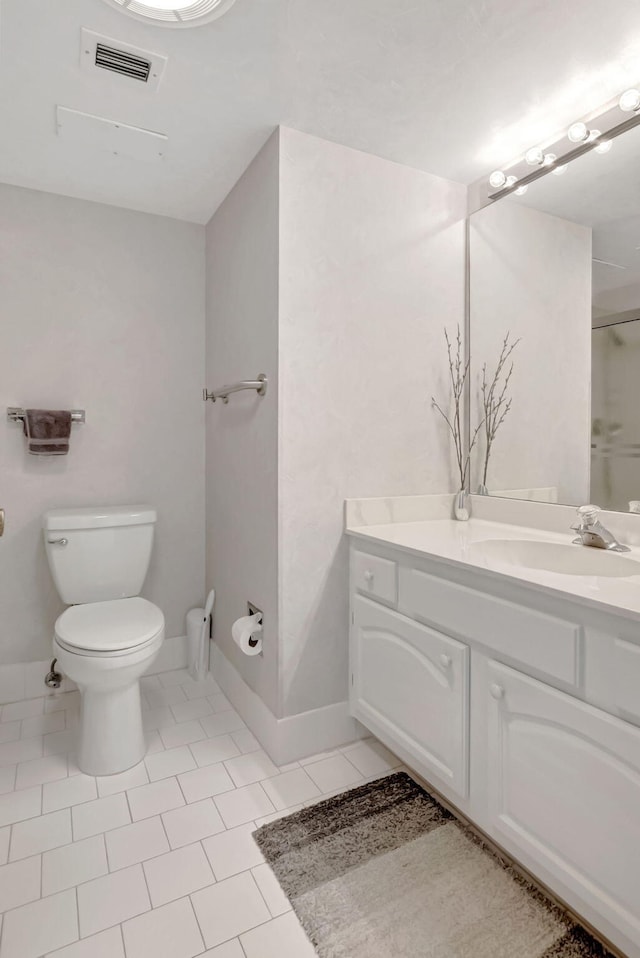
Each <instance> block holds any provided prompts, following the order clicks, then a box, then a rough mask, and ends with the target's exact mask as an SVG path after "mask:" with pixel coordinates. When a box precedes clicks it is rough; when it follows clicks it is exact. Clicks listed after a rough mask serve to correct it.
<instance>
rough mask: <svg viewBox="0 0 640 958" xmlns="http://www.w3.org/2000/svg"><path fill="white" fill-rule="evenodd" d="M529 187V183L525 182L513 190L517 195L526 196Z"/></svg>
mask: <svg viewBox="0 0 640 958" xmlns="http://www.w3.org/2000/svg"><path fill="white" fill-rule="evenodd" d="M528 189H529V184H528V183H525V184H524V186H519V187H518V189H517V190H514V191H513V192H514V193H515V194H516V196H524V194H525V193H526V192H527V190H528Z"/></svg>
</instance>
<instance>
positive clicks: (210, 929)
mask: <svg viewBox="0 0 640 958" xmlns="http://www.w3.org/2000/svg"><path fill="white" fill-rule="evenodd" d="M142 686H143V697H144V706H145V711H144V720H145V727H146V729H147V735H148V746H149V747H148V751H147V755H146V758H145V760H144V761H143V762H141V763H140V765H138V766H136V768H133V769H130V770H129V771H127V772H124V773H123V774H122V775H116V776H110V777H107V778H92V777H91V776H88V775H83V774H82V773H81V772H80V771H79V769H78V767H77V766H76V764H75V760H74V757H73V753H72V751H70V750H71V749H72V748H73V735H74V728H75V726H76V724H77V720H78V694H77V693H74V692H68V693H63V694H60V695H56V696H53V697H46V698H40V699H32V700H29V701H26V702H18V703H15V704H12V705H5V706H3V707H2V709H1V710H0V907H1V908H2V910H3V911H4V914H3V916H2V925H1V933H0V934H1V937H0V958H41V956H47V958H148V956H149V955H153V956H154V958H195V956H210V958H313V956H314V955H315V952H314V950H313V948H312V947H311V945H310V944H309V942H308V940H307V939H306V937H305V935H304V932H303V931H302V928H301V926H300V924H299V923H298V920H297V918H296V917H295V915H294V914H293V912H292V911H291V906H290V904H289V902H288V901H287V899H286V897H285V896H284V894H283V893H282V891H281V889H280V886H279V885H278V883H277V881H276V880H275V877H274V875H273V873H272V872H271V870H270V868H269V867H268V865H266V864H265V862H264V859H263V857H262V855H261V854H260V851H259V849H258V847H257V845H256V844H255V842H254V841H253V838H252V837H251V833H252V832H253V831H254V830H255V828H256V827H257V826H258V825H261V824H263V823H264V822H266V821H271V820H273V819H275V818H278V817H279V816H280V815H282V814H286V813H287V812H289V811H294V810H296V809H298V808H300V807H302V806H303V805H308V804H312V803H313V802H316V801H318V800H319V799H320V798H322V797H325V796H327V795H331V794H335V793H336V792H340V791H343V790H344V789H346V788H350V787H353V786H355V785H358V784H361V783H362V782H364V781H366V780H367V779H370V778H375V777H377V776H379V775H381V774H385V773H386V772H388V771H389V770H391V769H392V768H394V767H397V765H398V762H397V759H395V758H394V756H393V755H391V754H390V753H389V752H388V751H387V750H386V749H384V748H383V746H381V745H380V744H379V743H378V742H376V741H375V740H373V739H368V740H366V741H363V742H358V743H355V744H352V745H350V746H346V747H344V748H342V749H338V750H336V751H335V752H331V753H325V754H323V755H317V756H311V757H310V758H308V759H304V760H303V761H301V762H293V763H292V764H291V765H288V766H286V768H284V769H279V768H277V767H276V766H275V765H274V764H273V762H272V761H271V760H270V759H269V757H268V756H267V755H266V754H265V753H264V752H263V751H262V750H261V748H260V745H259V743H258V742H257V740H256V739H255V738H254V736H253V735H252V734H251V732H250V731H249V730H248V729H247V728H246V727H245V725H244V723H243V721H242V719H241V718H240V717H239V716H238V715H237V713H236V712H234V711H233V709H232V708H231V706H230V705H229V702H228V701H227V699H226V698H225V697H224V695H222V694H221V692H220V689H219V688H218V687H217V685H216V684H215V682H214V681H213V680H212V679H208V680H207V681H205V682H201V683H195V682H192V681H191V680H190V679H189V676H188V674H187V673H186V672H185V671H183V670H181V671H178V672H168V673H164V674H162V675H159V676H151V677H147V678H145V679H143V680H142Z"/></svg>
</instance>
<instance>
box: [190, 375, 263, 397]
mask: <svg viewBox="0 0 640 958" xmlns="http://www.w3.org/2000/svg"><path fill="white" fill-rule="evenodd" d="M243 389H255V391H256V392H257V394H258V395H259V396H264V395H265V394H266V392H267V377H266V376H265V374H264V373H260V375H259V376H258V378H257V379H247V380H244V382H241V383H234V384H233V385H232V386H222V387H221V388H220V389H213V390H211V392H209V390H208V389H206V388H205V389H203V390H202V398H203V399H204V401H205V402H206V401H207V400H208V399H210V400H211V402H215V401H216V399H221V400H222V401H223V403H228V402H229V396H230V395H231V393H239V392H241V391H242V390H243Z"/></svg>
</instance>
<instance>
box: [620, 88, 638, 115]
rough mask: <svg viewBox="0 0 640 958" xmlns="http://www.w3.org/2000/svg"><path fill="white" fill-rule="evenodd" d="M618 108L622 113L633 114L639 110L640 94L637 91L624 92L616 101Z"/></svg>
mask: <svg viewBox="0 0 640 958" xmlns="http://www.w3.org/2000/svg"><path fill="white" fill-rule="evenodd" d="M618 106H619V107H620V109H621V110H622V112H623V113H635V112H636V110H639V109H640V92H639V91H638V90H625V92H624V93H623V94H622V96H621V97H620V99H619V100H618Z"/></svg>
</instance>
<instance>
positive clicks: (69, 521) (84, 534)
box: [43, 506, 164, 775]
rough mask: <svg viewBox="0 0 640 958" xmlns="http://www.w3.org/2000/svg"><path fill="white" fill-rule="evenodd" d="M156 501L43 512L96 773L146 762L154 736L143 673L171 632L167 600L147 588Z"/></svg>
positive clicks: (62, 643)
mask: <svg viewBox="0 0 640 958" xmlns="http://www.w3.org/2000/svg"><path fill="white" fill-rule="evenodd" d="M155 522H156V512H155V509H153V508H151V507H150V506H108V507H105V508H88V509H52V510H51V511H49V512H46V513H45V515H44V519H43V528H44V540H45V547H46V550H47V558H48V560H49V566H50V567H51V573H52V575H53V580H54V582H55V584H56V588H57V590H58V593H59V595H60V598H61V599H62V601H63V602H66V603H67V604H69V605H70V606H71V608H69V609H67V610H66V611H65V612H63V613H62V615H61V616H60V617H59V618H58V620H57V622H56V624H55V638H54V640H53V654H54V656H55V657H56V658H57V660H58V663H59V666H60V669H61V671H62V672H64V674H65V675H68V676H69V678H70V679H73V681H74V682H76V684H77V685H78V688H79V689H80V694H81V716H80V740H79V744H78V756H77V761H78V765H79V767H80V769H81V771H83V772H86V773H87V774H88V775H114V774H115V773H117V772H123V771H124V770H125V769H127V768H130V767H131V766H132V765H136V764H137V763H138V762H139V761H140V760H141V759H142V757H143V756H144V753H145V742H144V735H143V730H142V713H141V708H140V687H139V684H138V680H139V678H140V676H141V675H142V674H143V673H144V672H145V671H146V669H147V668H148V667H149V665H150V664H151V662H152V661H153V660H154V659H155V657H156V656H157V654H158V652H159V651H160V647H161V645H162V642H163V639H164V616H163V614H162V612H161V611H160V609H159V608H158V607H157V606H155V605H153V603H151V602H148V601H147V600H146V599H143V598H141V597H140V596H139V594H138V593H139V592H140V590H141V589H142V585H143V583H144V580H145V576H146V574H147V569H148V568H149V560H150V558H151V548H152V545H153V530H154V525H155Z"/></svg>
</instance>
